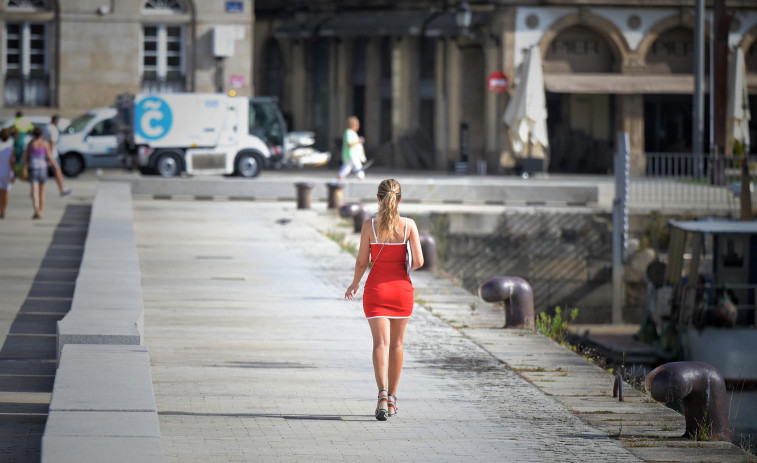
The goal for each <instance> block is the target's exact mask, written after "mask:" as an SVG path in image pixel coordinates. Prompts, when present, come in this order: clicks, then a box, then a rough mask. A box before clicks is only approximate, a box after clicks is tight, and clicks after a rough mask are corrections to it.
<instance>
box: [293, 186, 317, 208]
mask: <svg viewBox="0 0 757 463" xmlns="http://www.w3.org/2000/svg"><path fill="white" fill-rule="evenodd" d="M294 186H295V187H297V209H310V200H311V198H312V196H313V184H312V183H309V182H299V183H295V184H294Z"/></svg>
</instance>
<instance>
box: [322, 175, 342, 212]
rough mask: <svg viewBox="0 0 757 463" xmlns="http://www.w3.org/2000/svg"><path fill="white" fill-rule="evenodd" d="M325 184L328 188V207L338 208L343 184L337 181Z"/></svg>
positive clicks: (340, 202)
mask: <svg viewBox="0 0 757 463" xmlns="http://www.w3.org/2000/svg"><path fill="white" fill-rule="evenodd" d="M326 186H327V187H328V189H329V205H328V208H329V209H339V206H340V205H341V204H342V188H344V184H343V183H339V182H329V183H327V184H326Z"/></svg>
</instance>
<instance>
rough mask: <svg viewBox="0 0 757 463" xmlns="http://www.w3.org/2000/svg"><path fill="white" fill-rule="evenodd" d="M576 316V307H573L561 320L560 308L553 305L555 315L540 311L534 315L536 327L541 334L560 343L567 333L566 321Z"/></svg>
mask: <svg viewBox="0 0 757 463" xmlns="http://www.w3.org/2000/svg"><path fill="white" fill-rule="evenodd" d="M576 317H578V309H577V308H574V309H573V310H571V311H570V315H568V317H567V318H566V319H565V320H563V315H562V309H561V308H560V307H555V316H554V317H551V316H550V315H549V314H547V313H545V312H542V313H540V314H539V316H538V317H536V329H537V330H539V332H540V333H541V334H543V335H544V336H546V337H548V338H552V339H553V340H555V341H557V342H559V343H562V342H563V340H564V339H565V335H566V334H568V323H569V322H572V321H573V320H575V319H576Z"/></svg>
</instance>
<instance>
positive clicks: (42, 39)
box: [4, 2, 50, 106]
mask: <svg viewBox="0 0 757 463" xmlns="http://www.w3.org/2000/svg"><path fill="white" fill-rule="evenodd" d="M11 3H13V2H11ZM17 3H37V2H17ZM47 29H48V28H47V25H46V24H45V23H32V22H19V23H10V22H9V23H7V24H6V25H5V70H6V73H5V95H4V102H5V105H6V106H47V105H49V104H50V76H49V66H48V30H47Z"/></svg>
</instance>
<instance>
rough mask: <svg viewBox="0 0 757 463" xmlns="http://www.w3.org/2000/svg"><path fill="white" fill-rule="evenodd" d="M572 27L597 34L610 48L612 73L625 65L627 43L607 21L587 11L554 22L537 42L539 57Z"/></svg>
mask: <svg viewBox="0 0 757 463" xmlns="http://www.w3.org/2000/svg"><path fill="white" fill-rule="evenodd" d="M573 26H584V27H586V28H588V29H591V30H592V31H593V32H596V33H597V34H599V36H600V37H602V38H603V39H604V40H605V42H606V43H607V44H608V46H609V47H610V51H611V53H612V54H613V57H614V58H615V60H616V62H615V66H614V68H615V69H614V71H615V72H620V69H621V66H622V65H623V64H624V63H626V61H627V59H628V55H629V53H630V51H629V47H628V42H627V41H626V39H625V37H624V36H623V34H622V32H621V31H620V30H619V29H618V28H617V27H616V26H615V24H613V23H612V22H610V21H608V20H607V19H605V18H603V17H601V16H598V15H595V14H592V13H590V12H587V11H582V12H580V13H575V14H570V15H567V16H563V17H562V18H560V19H558V20H557V21H555V22H554V23H553V24H552V25H551V26H550V27H549V28H548V29H547V30H546V31H545V32H544V35H542V38H541V40H540V41H539V44H538V45H539V50H540V51H541V55H542V56H545V55H546V54H547V51H548V50H549V46H550V45H551V44H552V41H553V40H554V39H555V38H556V37H558V36H559V35H560V33H562V32H563V31H564V30H566V29H569V28H571V27H573Z"/></svg>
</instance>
